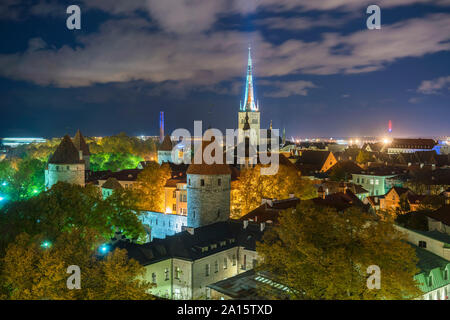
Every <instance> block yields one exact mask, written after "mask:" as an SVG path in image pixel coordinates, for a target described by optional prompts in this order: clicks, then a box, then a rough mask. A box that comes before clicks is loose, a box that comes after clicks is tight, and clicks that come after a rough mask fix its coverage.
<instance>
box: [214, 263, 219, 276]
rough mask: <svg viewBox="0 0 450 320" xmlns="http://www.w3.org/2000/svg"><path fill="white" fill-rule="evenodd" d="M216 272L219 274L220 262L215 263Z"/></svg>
mask: <svg viewBox="0 0 450 320" xmlns="http://www.w3.org/2000/svg"><path fill="white" fill-rule="evenodd" d="M214 272H215V273H217V272H219V261H217V260H216V262H214Z"/></svg>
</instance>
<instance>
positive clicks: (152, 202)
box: [133, 162, 171, 212]
mask: <svg viewBox="0 0 450 320" xmlns="http://www.w3.org/2000/svg"><path fill="white" fill-rule="evenodd" d="M170 177H171V170H170V167H169V165H168V164H167V163H165V164H162V165H159V164H158V163H157V162H151V163H149V164H148V165H147V167H145V169H144V170H142V172H141V173H140V174H139V175H138V178H137V183H136V184H135V186H134V188H133V190H134V192H135V194H136V196H137V198H138V199H139V201H138V206H139V208H140V209H142V210H150V211H157V212H163V211H164V186H165V185H166V182H167V180H168V179H170Z"/></svg>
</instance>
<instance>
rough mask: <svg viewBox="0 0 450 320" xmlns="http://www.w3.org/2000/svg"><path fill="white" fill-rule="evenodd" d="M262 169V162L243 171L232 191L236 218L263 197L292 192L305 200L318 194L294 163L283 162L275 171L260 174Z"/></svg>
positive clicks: (285, 194)
mask: <svg viewBox="0 0 450 320" xmlns="http://www.w3.org/2000/svg"><path fill="white" fill-rule="evenodd" d="M260 172H261V166H260V165H257V166H255V167H253V168H248V169H244V170H242V171H241V174H240V176H239V180H238V182H237V183H236V185H235V187H234V191H233V192H232V200H231V208H232V217H233V218H239V217H240V216H243V215H245V214H247V213H248V212H249V211H251V210H253V209H255V208H257V207H258V206H260V205H261V201H262V199H263V198H272V199H273V198H275V199H287V198H289V195H291V194H293V195H294V196H296V197H298V198H299V199H303V200H304V199H311V198H314V197H316V196H317V192H316V190H315V188H314V187H313V185H312V184H311V183H310V182H309V181H307V180H304V179H302V178H301V176H300V174H299V172H298V171H297V170H296V169H295V168H293V167H290V166H286V165H282V164H280V165H279V168H278V172H277V173H276V174H274V175H261V173H260Z"/></svg>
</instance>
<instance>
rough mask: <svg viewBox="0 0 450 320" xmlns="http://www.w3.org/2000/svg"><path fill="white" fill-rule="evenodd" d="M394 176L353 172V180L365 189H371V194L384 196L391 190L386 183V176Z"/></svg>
mask: <svg viewBox="0 0 450 320" xmlns="http://www.w3.org/2000/svg"><path fill="white" fill-rule="evenodd" d="M393 176H394V175H392V176H375V175H366V174H352V182H353V183H354V184H359V185H361V186H362V187H363V188H364V189H366V190H367V191H369V195H371V196H382V195H384V194H386V192H388V191H389V189H388V188H387V185H386V178H390V177H393Z"/></svg>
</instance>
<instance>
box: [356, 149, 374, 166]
mask: <svg viewBox="0 0 450 320" xmlns="http://www.w3.org/2000/svg"><path fill="white" fill-rule="evenodd" d="M372 159H373V157H372V155H371V153H370V152H368V151H365V150H361V151H359V153H358V156H357V157H356V162H358V163H360V164H365V163H367V162H370V161H371V160H372Z"/></svg>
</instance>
